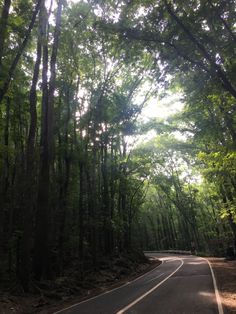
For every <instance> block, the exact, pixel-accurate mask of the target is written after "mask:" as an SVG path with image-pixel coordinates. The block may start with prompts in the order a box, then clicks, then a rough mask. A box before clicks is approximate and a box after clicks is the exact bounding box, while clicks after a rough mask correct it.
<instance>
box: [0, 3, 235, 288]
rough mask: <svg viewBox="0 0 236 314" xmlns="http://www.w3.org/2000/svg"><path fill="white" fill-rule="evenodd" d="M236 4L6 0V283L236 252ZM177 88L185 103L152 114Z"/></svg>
mask: <svg viewBox="0 0 236 314" xmlns="http://www.w3.org/2000/svg"><path fill="white" fill-rule="evenodd" d="M235 6H236V5H235V1H234V0H227V1H221V0H207V1H202V0H190V1H185V0H183V1H181V4H180V3H179V2H178V1H172V0H160V1H154V0H145V1H139V0H133V1H115V0H112V1H110V0H105V1H97V0H94V1H93V0H87V1H86V0H84V1H69V0H68V1H66V0H58V1H46V0H0V278H1V283H0V284H1V289H3V290H4V289H9V287H16V286H17V287H21V288H20V289H22V291H24V292H29V291H32V290H34V289H35V287H40V284H41V283H42V282H43V281H53V280H55V279H56V278H61V277H70V276H71V274H72V273H73V275H74V274H75V273H76V276H77V278H78V280H80V281H81V280H83V278H84V276H85V275H86V274H88V273H89V272H91V271H99V270H100V269H102V267H103V266H104V263H108V261H111V260H113V259H114V258H116V259H117V258H120V259H121V258H124V259H126V260H129V259H132V258H133V257H132V254H136V255H135V256H139V258H140V263H141V262H143V260H142V259H143V256H142V254H141V253H140V252H142V251H143V250H190V249H191V247H192V248H193V247H194V249H196V251H197V252H199V253H200V254H208V255H214V256H223V255H224V254H225V252H226V250H228V252H231V254H233V250H235V249H236V196H235V195H236V115H235V111H236V74H235V73H236V72H235V69H236V58H235V49H236V29H235V25H236V15H235V12H236V11H235ZM167 94H170V95H173V94H180V95H181V102H182V104H183V109H182V110H181V111H179V112H178V113H176V114H174V115H171V116H169V117H167V118H165V119H158V118H156V117H153V118H152V119H149V120H148V121H144V120H142V119H141V118H142V115H143V108H145V106H148V104H149V102H150V100H151V99H156V105H157V108H158V104H159V102H160V101H161V99H162V98H165V97H167ZM150 130H152V131H155V134H156V135H155V136H153V137H152V138H150V139H148V140H142V138H143V136H144V134H146V133H148V132H149V131H150ZM137 139H139V140H138V143H137ZM131 257H132V258H131Z"/></svg>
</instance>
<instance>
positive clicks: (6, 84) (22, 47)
mask: <svg viewBox="0 0 236 314" xmlns="http://www.w3.org/2000/svg"><path fill="white" fill-rule="evenodd" d="M41 1H42V0H38V2H37V4H36V6H35V9H34V11H33V14H32V18H31V21H30V24H29V27H28V29H27V31H26V34H25V38H24V40H23V42H22V43H21V45H20V47H19V48H18V52H17V54H16V56H15V58H14V59H13V61H12V64H11V66H10V69H9V71H8V73H7V77H6V79H5V81H4V83H3V85H2V87H1V88H0V104H1V102H2V100H3V98H4V96H5V95H6V93H7V91H8V88H9V85H10V83H11V80H12V78H13V75H14V73H15V70H16V67H17V64H18V63H19V61H20V58H21V56H22V54H23V52H24V50H25V47H26V45H27V43H28V41H29V38H30V34H31V31H32V29H33V27H34V24H35V20H36V17H37V14H38V12H39V8H40V4H41Z"/></svg>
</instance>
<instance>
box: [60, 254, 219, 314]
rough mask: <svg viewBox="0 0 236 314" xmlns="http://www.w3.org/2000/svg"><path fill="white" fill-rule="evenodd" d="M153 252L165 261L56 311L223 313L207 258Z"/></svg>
mask: <svg viewBox="0 0 236 314" xmlns="http://www.w3.org/2000/svg"><path fill="white" fill-rule="evenodd" d="M149 255H151V256H155V257H158V258H159V259H161V260H162V264H161V265H160V266H158V267H157V268H155V269H154V270H152V271H150V272H149V273H147V274H145V275H143V276H142V277H139V278H137V279H136V280H134V281H132V282H128V283H126V284H125V285H123V286H122V287H119V288H116V289H114V290H111V291H108V292H106V293H104V294H101V295H99V296H96V297H94V298H92V299H89V300H86V301H83V302H81V303H79V304H77V305H74V306H72V307H70V308H67V309H65V310H62V311H59V312H56V313H58V314H59V313H60V314H122V313H126V314H195V313H201V314H222V312H219V310H218V305H217V300H216V295H215V290H214V285H213V278H212V274H211V270H210V268H209V265H208V263H207V261H206V260H204V259H202V258H200V257H196V256H180V255H179V256H176V255H174V256H171V255H167V254H165V255H163V254H157V253H151V254H149ZM54 314H55V313H54Z"/></svg>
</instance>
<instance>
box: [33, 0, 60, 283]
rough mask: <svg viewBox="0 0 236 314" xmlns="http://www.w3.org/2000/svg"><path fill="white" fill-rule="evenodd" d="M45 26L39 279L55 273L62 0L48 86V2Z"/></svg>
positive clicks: (37, 247)
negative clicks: (53, 200) (53, 207)
mask: <svg viewBox="0 0 236 314" xmlns="http://www.w3.org/2000/svg"><path fill="white" fill-rule="evenodd" d="M42 10H43V18H42V29H43V38H44V39H45V41H44V42H43V70H42V90H43V97H42V129H41V148H42V151H41V156H40V163H41V166H40V175H39V187H38V207H37V217H36V234H35V256H34V273H35V277H36V279H38V280H40V279H41V277H42V276H46V277H50V276H51V267H50V253H49V247H50V245H49V239H50V237H49V231H50V230H49V228H50V202H49V196H50V165H51V162H52V148H53V105H54V104H53V103H54V91H55V83H56V60H57V51H58V44H59V35H60V26H61V12H62V0H59V2H58V8H57V16H56V25H55V30H54V41H53V46H52V54H51V61H50V71H51V77H50V80H49V87H48V80H47V75H48V43H47V41H46V40H47V38H48V36H47V25H48V16H47V11H46V8H45V3H44V4H43V7H42Z"/></svg>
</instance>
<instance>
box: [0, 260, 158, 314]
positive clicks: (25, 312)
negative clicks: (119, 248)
mask: <svg viewBox="0 0 236 314" xmlns="http://www.w3.org/2000/svg"><path fill="white" fill-rule="evenodd" d="M160 263H161V262H160V261H159V260H147V259H145V258H144V259H143V260H140V261H139V262H138V263H137V262H134V261H133V260H132V259H129V258H125V257H120V258H117V259H114V260H112V261H109V262H107V263H104V265H103V267H100V270H99V271H97V272H89V273H88V274H87V275H86V276H85V277H84V278H83V280H78V277H77V276H76V275H75V276H74V277H73V276H64V277H60V278H57V279H56V280H55V281H47V282H46V281H45V282H42V283H41V284H40V285H39V286H37V289H36V291H35V293H27V294H26V293H23V292H22V291H20V290H19V288H18V287H16V289H15V290H14V291H11V293H9V292H5V293H1V291H0V314H34V313H35V314H36V313H37V314H51V313H54V312H56V311H58V310H60V309H62V308H63V307H68V306H70V305H72V304H75V303H78V302H80V301H83V300H84V299H87V298H90V297H93V296H95V295H97V294H100V293H103V292H105V291H108V290H111V289H114V288H116V287H118V286H120V285H122V284H124V283H126V282H127V281H131V280H133V279H135V278H136V277H138V276H140V275H142V274H144V273H146V272H148V271H150V270H152V269H153V268H155V267H156V266H158V265H159V264H160ZM76 277H77V278H76Z"/></svg>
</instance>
